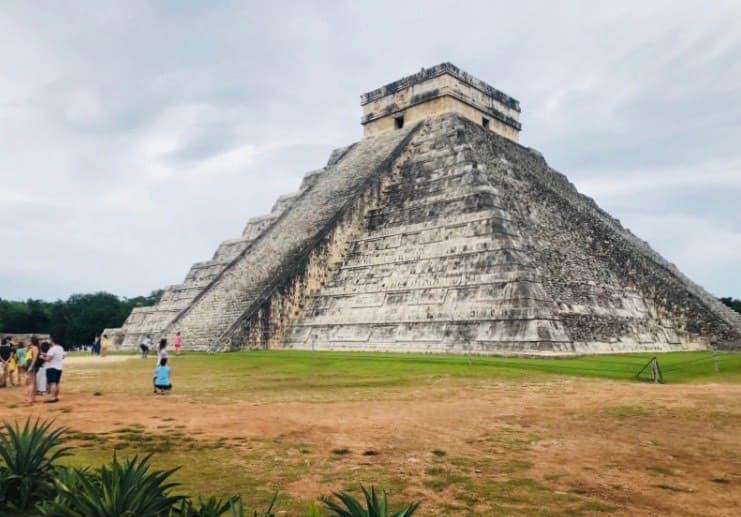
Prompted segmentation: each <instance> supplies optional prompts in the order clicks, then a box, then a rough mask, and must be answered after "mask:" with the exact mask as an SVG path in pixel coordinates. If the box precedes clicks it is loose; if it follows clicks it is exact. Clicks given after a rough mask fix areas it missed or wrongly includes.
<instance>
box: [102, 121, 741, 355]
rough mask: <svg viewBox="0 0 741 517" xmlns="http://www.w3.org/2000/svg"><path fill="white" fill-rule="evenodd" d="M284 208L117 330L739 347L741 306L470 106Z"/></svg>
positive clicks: (454, 342)
mask: <svg viewBox="0 0 741 517" xmlns="http://www.w3.org/2000/svg"><path fill="white" fill-rule="evenodd" d="M275 211H276V212H277V214H276V216H275V217H274V218H270V216H269V217H268V220H267V221H264V220H262V219H260V220H257V221H255V223H254V224H256V225H258V226H254V227H253V228H252V229H250V225H248V227H247V228H246V229H245V233H244V235H243V237H242V238H241V239H237V240H236V241H227V242H225V243H224V244H222V246H220V247H219V250H218V251H217V253H216V254H215V255H214V258H213V259H212V260H211V261H208V262H202V263H197V264H195V265H194V266H193V269H192V270H191V272H190V273H189V274H188V277H187V278H186V281H185V283H184V284H182V285H180V286H172V287H170V288H168V289H167V291H166V293H165V296H163V299H162V301H161V302H160V303H159V304H158V305H157V306H155V307H153V308H145V309H136V310H135V311H134V312H133V313H132V315H131V316H130V318H129V319H128V320H127V322H126V325H125V326H124V328H123V329H122V334H119V336H120V337H119V339H118V341H117V342H118V343H121V344H123V346H131V345H133V344H135V343H136V342H138V339H139V338H140V336H141V333H142V332H150V333H152V334H153V337H155V335H159V334H163V335H167V336H172V335H174V333H175V332H176V331H181V332H182V334H183V337H184V341H185V343H186V346H188V347H189V348H194V349H208V348H211V349H231V348H243V347H274V348H280V347H286V348H301V349H317V350H324V349H333V350H396V351H435V352H454V353H463V352H468V351H471V352H477V353H536V354H549V353H584V352H608V351H636V350H683V349H694V348H707V347H710V346H718V347H723V348H739V347H740V344H741V317H739V315H738V314H736V313H734V312H732V311H731V310H730V309H728V308H727V307H725V306H724V305H722V304H721V303H720V302H718V301H717V300H715V299H714V298H713V297H712V296H711V295H710V294H708V293H707V292H705V291H704V290H703V289H702V288H701V287H699V286H697V285H696V284H694V283H692V282H691V281H689V280H688V279H687V278H686V277H684V276H683V275H682V274H681V273H680V272H679V271H678V270H677V269H676V268H675V267H674V266H673V265H672V264H670V263H668V262H667V261H666V260H664V259H663V258H662V257H660V256H659V255H658V254H657V253H656V252H654V251H653V250H652V249H651V248H650V247H649V246H648V245H647V244H646V243H645V242H643V241H641V240H640V239H638V238H636V237H635V236H634V235H632V234H631V233H630V232H629V231H628V230H626V229H624V228H622V226H621V225H620V223H619V222H618V221H617V220H615V219H613V218H612V217H610V216H609V215H608V214H607V213H605V212H604V211H602V210H600V209H599V207H597V205H596V204H595V203H594V202H593V201H592V200H591V199H589V198H587V197H585V196H583V195H581V194H579V193H578V192H577V191H576V189H575V188H574V187H573V185H571V184H570V183H569V182H568V180H567V179H566V178H565V176H563V175H562V174H560V173H558V172H556V171H554V170H552V169H550V168H549V167H548V166H547V164H546V163H545V161H544V159H543V158H542V156H541V155H540V154H538V153H537V152H535V151H532V150H530V149H528V148H525V147H522V146H520V145H518V144H516V143H514V142H511V141H509V140H507V139H506V138H503V137H500V136H497V135H495V134H493V133H492V132H491V131H488V130H486V129H484V128H481V127H480V126H478V125H476V124H474V123H471V122H470V121H468V120H465V119H464V118H461V117H459V116H457V115H444V116H439V117H434V118H430V119H427V120H425V121H424V122H422V123H420V124H418V125H417V126H414V127H407V128H404V129H401V130H398V131H391V132H386V133H383V134H381V135H379V136H375V137H368V138H365V139H363V140H362V141H361V142H359V143H357V144H355V145H354V146H351V147H349V148H346V149H344V150H341V151H338V152H336V153H333V155H332V157H331V159H330V163H329V164H328V166H327V167H326V168H325V169H323V170H322V171H321V172H320V173H317V174H310V175H308V176H307V178H306V179H305V180H304V183H303V184H302V187H301V189H300V191H299V193H298V194H297V195H294V196H291V197H288V198H282V199H281V200H279V202H278V203H276V210H275ZM272 215H273V214H271V216H272ZM251 224H252V223H251ZM248 230H249V231H248Z"/></svg>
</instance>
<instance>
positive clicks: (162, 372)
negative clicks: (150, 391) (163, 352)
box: [153, 357, 172, 394]
mask: <svg viewBox="0 0 741 517" xmlns="http://www.w3.org/2000/svg"><path fill="white" fill-rule="evenodd" d="M170 371H171V370H170V367H169V366H167V357H163V358H161V359H160V364H159V366H158V367H157V368H155V369H154V379H153V381H154V393H155V394H158V393H166V392H168V391H170V390H171V389H172V384H171V383H170Z"/></svg>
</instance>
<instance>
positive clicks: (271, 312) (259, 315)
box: [222, 128, 426, 349]
mask: <svg viewBox="0 0 741 517" xmlns="http://www.w3.org/2000/svg"><path fill="white" fill-rule="evenodd" d="M425 131H426V128H422V130H421V132H422V133H424V132H425ZM413 153H414V147H411V146H410V147H409V148H407V149H405V150H404V151H403V152H402V153H401V155H400V156H399V157H398V158H397V159H396V160H395V162H394V164H393V165H391V171H390V172H388V173H386V174H381V175H375V176H371V177H370V181H369V182H368V183H367V184H366V186H365V189H364V190H365V192H364V193H363V194H362V195H361V196H360V197H358V198H357V199H355V200H354V201H353V202H352V203H351V204H350V206H348V207H346V208H345V209H344V210H343V211H342V212H341V213H340V214H338V217H337V219H336V222H334V221H333V222H332V224H331V230H330V231H329V233H328V234H327V235H325V236H324V237H322V238H321V240H320V241H319V242H318V243H317V244H316V245H315V246H314V247H313V249H312V250H311V252H310V253H309V255H308V257H307V258H306V259H305V260H302V261H300V262H298V263H296V264H293V265H292V266H291V269H290V270H288V271H285V272H283V273H282V274H281V275H280V276H281V278H283V279H284V280H283V282H282V284H281V285H279V286H277V287H276V288H275V290H274V292H273V294H272V295H271V296H270V297H269V298H268V299H267V300H266V301H265V302H264V303H263V304H262V305H261V306H260V308H259V309H257V311H256V312H255V313H254V314H253V315H252V316H251V317H249V318H248V319H246V320H244V321H239V322H237V324H236V325H235V326H234V330H233V333H232V334H231V335H230V336H229V339H228V341H227V342H225V343H223V344H222V346H223V347H224V348H225V349H230V348H283V347H284V346H285V343H286V335H287V332H288V330H289V327H290V325H291V323H293V322H295V321H297V320H300V319H301V318H302V317H304V315H305V310H306V308H307V303H308V299H309V297H311V296H313V295H316V294H317V293H318V292H319V291H320V290H321V289H322V288H323V287H324V286H325V285H326V282H327V280H328V278H329V276H330V275H331V274H332V272H333V271H334V270H335V269H336V268H337V267H339V266H341V265H342V264H343V263H344V262H345V260H346V258H347V253H348V251H349V250H350V249H351V243H352V242H353V241H354V240H355V239H356V238H357V237H358V236H359V235H360V233H361V232H362V230H363V228H364V227H365V224H366V223H367V220H368V218H369V216H370V214H371V213H372V212H373V211H374V210H376V209H378V208H379V207H381V206H383V205H384V203H385V202H386V192H385V190H386V188H387V187H388V185H389V183H390V182H392V181H393V179H392V178H394V177H395V176H398V174H399V169H400V167H401V164H403V163H405V162H406V161H408V160H409V159H410V157H411V156H412V155H413Z"/></svg>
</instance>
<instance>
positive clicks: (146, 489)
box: [39, 453, 184, 517]
mask: <svg viewBox="0 0 741 517" xmlns="http://www.w3.org/2000/svg"><path fill="white" fill-rule="evenodd" d="M149 458H150V456H146V457H144V458H143V459H142V460H141V461H139V459H138V457H137V456H134V457H133V458H129V459H126V460H124V461H123V462H119V461H118V458H117V457H116V454H115V453H114V455H113V460H112V461H111V463H110V464H108V465H103V466H101V467H100V468H98V469H95V471H94V473H93V475H86V474H85V473H84V471H81V470H78V469H73V470H71V472H70V473H69V476H68V477H67V479H65V480H57V481H56V483H55V488H56V490H57V494H58V495H57V497H55V499H54V500H53V501H51V502H49V503H47V504H45V505H43V506H40V507H39V511H40V512H41V513H42V515H48V516H54V517H83V516H84V517H135V516H140V515H147V516H152V517H157V516H166V515H169V514H170V512H171V510H172V508H174V507H176V505H177V504H178V503H180V502H181V501H182V500H183V499H184V498H183V496H176V495H171V494H170V491H171V490H172V489H173V488H175V487H177V486H179V485H178V484H177V483H171V482H168V478H169V477H170V476H172V474H173V473H174V472H175V471H177V469H170V470H154V469H151V468H150V464H149Z"/></svg>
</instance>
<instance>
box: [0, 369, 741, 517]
mask: <svg viewBox="0 0 741 517" xmlns="http://www.w3.org/2000/svg"><path fill="white" fill-rule="evenodd" d="M86 359H87V358H71V359H70V360H68V366H69V367H71V366H72V365H74V364H75V363H77V364H83V363H84V361H85V360H86ZM111 359H112V361H119V360H123V359H120V358H111ZM69 370H71V371H70V373H69V374H68V376H67V377H65V378H64V379H63V385H64V383H67V385H68V386H70V388H69V389H68V390H67V392H63V400H62V401H61V403H60V404H48V405H45V404H42V403H37V404H35V405H34V406H33V407H28V406H26V405H24V404H23V395H22V393H21V390H20V389H18V388H15V389H13V388H11V389H6V390H0V396H2V400H3V403H2V404H0V411H1V412H2V420H4V421H9V420H10V421H13V420H15V419H19V420H20V419H25V417H26V416H28V415H31V416H37V415H38V416H42V417H43V416H53V417H54V418H55V419H56V422H57V423H59V424H62V425H65V426H69V427H70V428H72V429H74V430H77V431H82V432H83V433H80V434H79V436H78V438H79V440H78V441H77V443H78V444H79V445H80V446H81V449H78V450H79V451H85V450H86V451H88V452H87V453H86V454H93V452H91V451H93V450H95V448H96V447H99V448H100V449H101V450H102V451H103V452H106V454H108V451H109V450H110V448H112V447H114V446H115V443H119V442H121V440H123V438H121V437H122V436H123V435H124V434H126V433H127V432H128V435H129V438H130V439H129V442H127V443H124V445H123V448H127V447H128V448H130V449H131V450H132V451H136V450H137V447H138V445H137V440H136V437H137V436H150V435H158V434H159V435H168V434H169V435H170V437H171V438H172V439H173V440H174V441H175V442H176V443H175V445H174V446H173V448H172V449H170V448H169V446H168V447H166V448H165V449H164V450H165V451H166V452H163V453H162V454H164V455H168V454H170V455H172V457H173V459H172V461H174V462H178V461H180V462H185V463H187V464H190V463H191V462H192V465H191V468H192V469H195V470H196V471H195V472H191V473H189V474H188V476H187V480H186V481H187V482H190V483H192V484H193V486H203V484H204V483H206V485H207V487H209V488H213V487H215V489H218V488H221V487H223V486H224V484H223V479H221V480H219V479H216V480H214V479H213V478H214V477H219V476H221V477H222V478H226V479H227V480H228V479H229V477H230V476H234V481H233V482H234V486H235V488H234V489H233V490H237V489H240V488H239V486H246V485H239V483H243V484H249V483H250V480H252V482H255V481H254V480H255V478H260V479H262V480H263V481H265V480H268V481H270V482H271V483H275V485H277V486H279V488H280V490H281V491H282V492H283V493H285V494H287V496H290V498H291V500H292V501H293V503H291V504H288V508H289V509H288V512H287V513H288V514H290V515H293V514H297V515H298V514H300V513H298V510H296V508H298V507H299V502H300V504H301V505H305V504H306V501H310V500H314V499H316V498H318V496H320V495H322V494H328V493H329V492H330V491H332V490H337V489H343V488H350V487H352V486H354V485H353V482H357V481H363V482H372V481H374V480H375V481H376V482H378V483H380V484H383V485H384V486H386V487H388V488H389V490H390V491H391V493H392V499H394V500H397V501H398V500H401V501H403V500H406V501H409V500H418V499H422V500H423V501H424V503H423V506H422V507H421V509H420V512H419V515H494V514H527V515H530V514H533V515H534V514H541V515H542V514H559V513H562V514H569V515H572V514H592V513H599V512H609V513H612V514H618V515H621V514H626V515H627V514H629V515H729V516H731V515H741V461H740V459H741V425H740V424H741V386H738V385H724V384H680V385H650V384H639V383H627V382H616V381H604V380H592V379H575V378H569V377H553V378H549V379H546V380H538V381H534V382H523V381H522V380H497V381H491V382H476V383H467V382H452V383H450V384H448V383H446V382H445V380H444V379H443V380H441V381H440V385H435V386H427V387H423V388H415V389H413V390H412V389H409V391H410V392H409V393H401V396H395V397H394V398H391V399H387V398H384V397H378V399H376V400H361V401H340V402H318V403H316V402H312V403H308V402H269V401H268V402H254V401H249V400H243V401H234V402H230V403H228V404H224V403H217V404H210V403H208V402H207V401H194V400H192V399H190V398H187V397H185V396H183V395H180V394H178V393H177V392H175V393H173V394H171V395H168V396H159V397H157V396H152V395H151V394H141V395H139V396H131V395H126V394H123V393H121V394H117V393H115V390H111V393H106V394H104V396H95V395H94V394H93V393H90V392H85V391H84V390H81V391H76V390H75V389H74V387H73V386H74V384H75V376H76V374H75V372H74V369H73V368H69ZM87 373H88V374H89V372H87ZM65 375H67V374H65ZM77 375H82V373H79V374H77ZM405 389H406V388H405ZM402 391H404V390H402ZM127 430H128V431H127ZM85 433H92V436H93V439H92V440H93V443H87V444H86V443H85V440H86V439H87V440H91V438H90V436H88V435H85ZM116 433H118V434H116ZM132 433H133V438H132V437H131V434H132ZM136 433H139V434H138V435H137V434H136ZM96 436H97V437H100V439H99V440H97V439H95V437H96ZM116 440H118V442H117V441H116ZM178 442H182V444H183V445H184V447H183V449H184V450H183V451H180V452H178V450H179V449H178ZM208 443H210V444H215V446H214V447H212V448H208V447H205V448H203V449H199V446H198V444H208ZM85 447H87V449H85ZM118 448H121V447H118ZM168 450H169V452H167V451H168ZM225 451H226V452H225ZM204 457H206V458H208V459H207V460H206V463H199V461H200V460H198V461H197V459H202V458H204ZM220 462H221V463H222V465H221V467H220V466H219V465H218V464H219V463H220ZM214 464H216V465H214ZM200 465H206V466H205V467H201V466H200ZM186 468H187V467H186ZM220 468H221V470H219V469H220ZM240 469H242V470H243V471H244V472H242V473H241V474H240V473H239V472H240ZM255 471H257V472H255ZM219 473H220V474H219ZM199 475H201V476H203V479H200V478H199ZM239 476H242V477H239ZM206 478H208V483H207V480H206ZM220 481H221V482H222V484H219V482H220ZM227 486H230V485H227ZM256 486H257V485H255V487H256ZM245 498H246V499H248V498H249V493H247V494H246V495H245ZM292 504H293V505H294V506H292Z"/></svg>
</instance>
